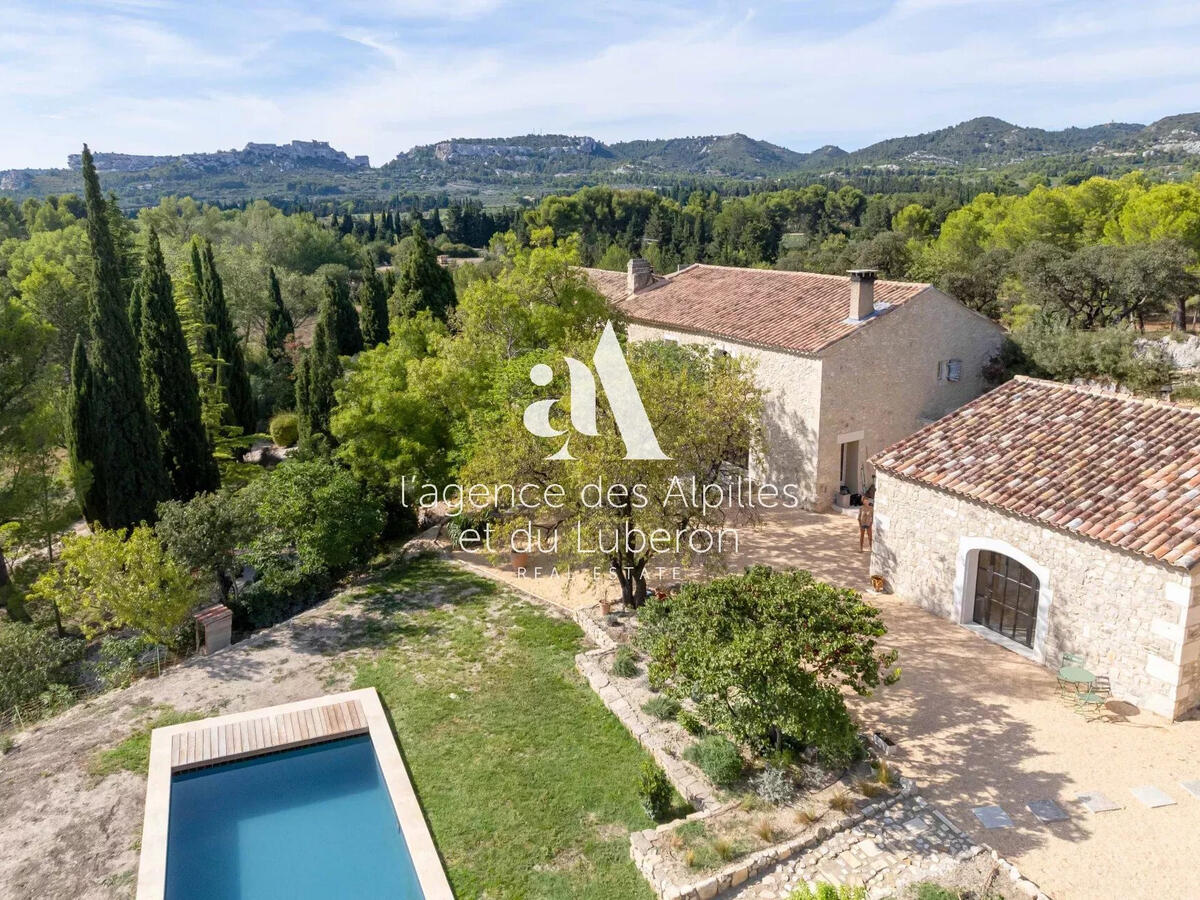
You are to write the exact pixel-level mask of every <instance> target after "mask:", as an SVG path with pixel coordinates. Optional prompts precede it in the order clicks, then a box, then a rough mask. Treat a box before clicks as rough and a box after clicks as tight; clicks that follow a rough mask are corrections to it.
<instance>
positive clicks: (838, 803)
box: [829, 790, 854, 813]
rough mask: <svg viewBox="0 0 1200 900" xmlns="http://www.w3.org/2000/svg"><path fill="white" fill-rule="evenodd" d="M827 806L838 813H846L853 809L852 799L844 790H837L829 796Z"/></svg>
mask: <svg viewBox="0 0 1200 900" xmlns="http://www.w3.org/2000/svg"><path fill="white" fill-rule="evenodd" d="M829 808H830V809H833V810H837V811H838V812H840V813H848V812H850V810H852V809H854V800H853V799H852V798H851V797H850V795H849V794H848V793H847V792H846V791H841V790H839V791H838V792H837V793H835V794H834V795H833V796H832V797H830V798H829Z"/></svg>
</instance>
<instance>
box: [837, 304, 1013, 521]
mask: <svg viewBox="0 0 1200 900" xmlns="http://www.w3.org/2000/svg"><path fill="white" fill-rule="evenodd" d="M1003 340H1004V332H1003V330H1002V329H1001V328H1000V327H999V326H998V325H996V324H995V323H994V322H992V321H991V320H990V319H987V318H985V317H984V316H981V315H979V314H978V313H975V312H972V311H971V310H969V309H967V308H966V307H965V306H963V305H962V304H961V303H959V302H958V301H957V300H955V299H954V298H952V297H950V296H948V295H946V294H943V293H942V292H941V291H939V290H937V289H935V288H930V289H929V290H927V291H925V292H924V293H922V294H920V295H919V296H917V297H914V298H913V299H912V300H909V301H908V302H907V303H905V304H904V305H902V306H900V307H897V308H896V309H893V310H890V311H889V312H887V313H885V314H884V318H883V320H881V321H880V322H878V323H875V324H872V325H869V326H867V327H865V328H860V329H858V330H856V331H854V332H853V333H852V334H850V335H848V336H847V337H845V338H843V339H842V340H840V341H838V342H837V343H836V344H833V345H832V346H830V347H828V348H826V349H825V350H824V351H822V353H821V362H822V375H823V382H822V385H821V419H820V425H819V427H818V428H817V433H818V434H819V436H820V440H819V447H818V453H817V458H818V459H819V460H820V464H819V467H818V471H817V493H818V495H819V496H820V497H821V498H822V503H821V504H819V506H820V508H825V507H827V506H828V505H829V503H830V502H831V500H832V498H833V496H834V494H835V493H836V492H837V490H838V487H839V485H840V478H841V447H840V438H846V436H847V435H853V434H857V433H858V432H860V431H861V432H862V438H861V439H860V440H859V460H860V461H861V462H862V465H863V474H864V475H865V479H864V481H863V486H864V487H865V486H866V485H869V484H870V483H871V479H872V478H873V476H874V472H873V469H872V467H871V465H870V464H869V463H868V462H867V460H868V459H870V457H872V456H874V455H875V454H876V453H878V452H879V451H881V450H883V449H884V448H886V447H889V446H891V445H892V444H894V443H895V442H896V441H898V440H900V439H902V438H905V437H908V435H910V434H912V433H913V432H914V431H916V430H917V429H919V428H921V427H923V426H924V425H927V424H928V423H930V422H932V421H934V420H936V419H940V418H941V417H942V416H944V415H946V414H947V413H949V412H951V411H953V410H955V409H957V408H958V407H960V406H962V405H963V404H965V403H967V402H968V401H970V400H973V399H975V398H976V397H978V396H979V395H980V394H982V393H983V392H984V391H986V390H987V387H988V385H987V382H986V381H985V380H984V378H983V368H984V366H985V365H986V364H987V362H988V361H989V360H990V359H991V358H992V357H993V356H995V354H996V352H997V351H998V350H999V349H1000V345H1001V343H1002V342H1003ZM952 359H956V360H961V362H962V366H961V374H960V378H959V380H958V381H950V380H949V379H948V378H947V377H946V374H947V373H946V363H947V362H948V361H949V360H952ZM939 364H940V365H939ZM851 439H852V438H851Z"/></svg>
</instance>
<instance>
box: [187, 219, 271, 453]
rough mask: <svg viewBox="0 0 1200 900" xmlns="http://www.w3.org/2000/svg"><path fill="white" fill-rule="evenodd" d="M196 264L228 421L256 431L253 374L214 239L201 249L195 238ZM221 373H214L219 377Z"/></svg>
mask: <svg viewBox="0 0 1200 900" xmlns="http://www.w3.org/2000/svg"><path fill="white" fill-rule="evenodd" d="M192 266H193V268H196V267H197V266H198V269H199V277H198V278H197V284H198V285H199V291H200V313H201V316H202V317H203V319H204V324H205V325H206V326H207V329H206V331H205V333H204V349H205V351H206V352H207V353H208V355H209V356H211V357H212V358H213V359H216V360H220V361H221V363H223V365H224V371H223V372H222V373H220V380H221V383H222V384H223V385H224V386H225V397H226V402H227V403H228V405H229V416H230V420H229V422H228V424H230V425H236V426H238V427H239V428H241V429H242V433H243V434H253V433H254V432H255V430H256V428H257V426H258V416H257V415H256V414H255V411H254V394H253V393H252V391H251V390H250V376H249V375H247V374H246V360H245V358H244V357H243V356H242V345H241V342H240V341H239V340H238V336H237V332H236V331H234V329H233V320H232V319H230V318H229V307H228V306H227V305H226V303H225V288H224V286H223V285H222V284H221V276H220V275H219V274H218V273H217V264H216V261H215V260H214V259H213V248H212V242H211V241H205V242H204V247H203V249H201V248H200V247H198V246H197V244H196V242H195V239H193V243H192ZM216 376H217V373H215V372H214V373H213V377H214V378H215V377H216Z"/></svg>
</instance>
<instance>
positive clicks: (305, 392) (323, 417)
mask: <svg viewBox="0 0 1200 900" xmlns="http://www.w3.org/2000/svg"><path fill="white" fill-rule="evenodd" d="M336 320H337V311H336V309H335V308H334V306H333V304H332V303H330V302H329V300H328V299H326V300H325V301H323V302H322V303H321V310H320V313H319V318H318V319H317V326H316V328H314V329H313V342H312V346H311V347H309V348H308V350H307V351H306V352H305V354H304V360H303V362H302V363H301V365H300V369H301V371H300V377H299V378H298V379H297V380H296V410H297V413H298V417H299V420H300V423H299V424H300V433H301V436H302V437H305V438H311V437H313V436H314V435H317V434H322V435H325V436H326V437H331V435H330V433H329V416H330V413H331V412H332V411H333V404H334V395H333V386H334V384H335V383H336V381H337V379H338V377H339V376H340V375H341V374H342V362H341V360H340V359H339V358H338V350H337V346H336V344H335V342H334V339H333V328H334V327H335V323H336Z"/></svg>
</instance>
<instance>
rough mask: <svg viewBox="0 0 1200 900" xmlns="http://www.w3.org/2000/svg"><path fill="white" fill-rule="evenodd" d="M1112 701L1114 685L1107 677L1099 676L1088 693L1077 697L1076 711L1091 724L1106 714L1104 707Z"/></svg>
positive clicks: (1084, 692) (1082, 692) (1083, 692)
mask: <svg viewBox="0 0 1200 900" xmlns="http://www.w3.org/2000/svg"><path fill="white" fill-rule="evenodd" d="M1111 699H1112V685H1111V684H1109V681H1108V676H1107V675H1097V676H1096V678H1095V680H1094V681H1093V682H1092V683H1091V686H1090V687H1088V689H1087V690H1086V691H1081V692H1080V693H1078V694H1076V695H1075V711H1076V712H1077V713H1079V714H1080V715H1081V716H1084V717H1085V718H1087V720H1088V721H1089V722H1090V721H1091V720H1092V719H1095V718H1097V717H1098V716H1099V715H1100V714H1101V713H1103V712H1104V705H1105V704H1106V703H1108V701H1109V700H1111Z"/></svg>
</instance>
